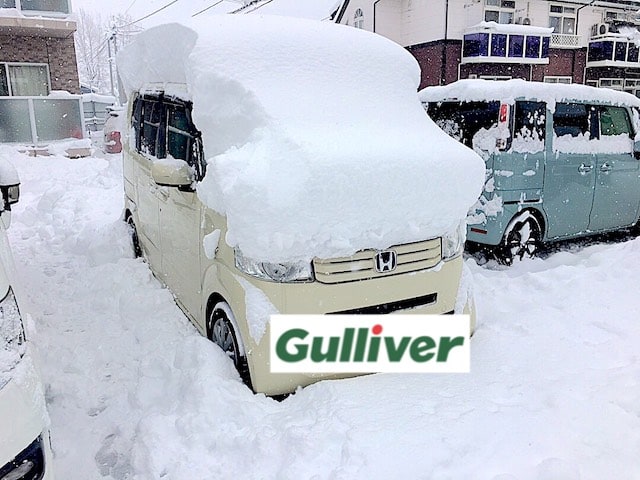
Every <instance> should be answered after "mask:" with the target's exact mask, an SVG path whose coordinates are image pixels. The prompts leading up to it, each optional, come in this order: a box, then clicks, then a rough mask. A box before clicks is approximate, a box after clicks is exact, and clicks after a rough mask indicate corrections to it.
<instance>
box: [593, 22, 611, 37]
mask: <svg viewBox="0 0 640 480" xmlns="http://www.w3.org/2000/svg"><path fill="white" fill-rule="evenodd" d="M607 33H609V24H608V23H598V24H597V25H596V35H606V34H607Z"/></svg>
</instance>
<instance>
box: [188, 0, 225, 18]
mask: <svg viewBox="0 0 640 480" xmlns="http://www.w3.org/2000/svg"><path fill="white" fill-rule="evenodd" d="M222 2H224V0H218V1H217V2H215V3H213V4H211V5H209V6H208V7H207V8H203V9H202V10H200V11H199V12H196V13H194V14H193V15H191V17H196V16H198V15H200V14H201V13H204V12H206V11H207V10H209V9H210V8H213V7H215V6H216V5H219V4H221V3H222Z"/></svg>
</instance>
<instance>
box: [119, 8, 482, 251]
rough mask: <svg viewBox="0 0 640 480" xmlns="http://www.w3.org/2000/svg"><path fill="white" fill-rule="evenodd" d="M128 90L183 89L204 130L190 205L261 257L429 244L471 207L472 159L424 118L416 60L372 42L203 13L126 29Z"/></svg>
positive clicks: (478, 181) (303, 23)
mask: <svg viewBox="0 0 640 480" xmlns="http://www.w3.org/2000/svg"><path fill="white" fill-rule="evenodd" d="M136 38H137V40H136V41H135V42H133V44H132V45H131V46H130V47H129V48H128V49H127V50H125V51H124V52H123V53H122V54H121V56H120V57H119V65H120V72H121V75H122V77H123V80H124V83H125V86H126V87H127V90H128V91H129V92H131V91H132V90H135V89H140V88H149V87H148V84H149V83H150V82H163V83H164V82H178V83H179V82H186V84H187V89H188V92H189V94H190V96H191V98H192V99H193V104H194V107H193V118H194V120H195V123H196V125H197V126H198V128H199V129H200V130H201V131H202V133H203V136H202V138H203V141H204V150H205V154H206V156H207V158H208V171H207V175H206V177H205V179H204V180H203V181H202V182H201V184H200V185H198V189H197V191H198V195H199V196H200V198H201V199H202V201H203V202H204V203H205V204H207V205H208V206H210V207H211V208H213V209H215V210H216V211H218V212H220V213H222V214H224V215H226V217H227V226H228V233H227V237H226V241H227V242H228V243H229V244H230V245H231V246H234V247H235V246H237V247H239V248H240V250H241V251H242V252H243V254H245V255H246V256H248V257H251V258H255V259H259V260H262V261H287V260H301V259H310V258H312V257H314V256H319V257H335V256H343V255H350V254H352V253H353V252H354V251H357V250H359V249H362V248H386V247H388V246H390V245H393V244H398V243H405V242H410V241H417V240H420V239H425V238H431V237H436V236H439V235H441V234H443V233H444V232H445V231H447V230H449V229H452V228H455V226H456V225H457V223H458V221H459V219H460V218H463V217H464V215H465V213H466V211H467V210H468V208H469V206H470V205H472V204H473V203H474V201H475V200H476V199H477V197H478V195H479V193H480V190H481V187H482V181H483V164H482V162H481V161H480V159H479V158H478V157H477V156H476V155H475V154H473V153H472V152H471V151H469V150H468V149H466V148H464V147H463V146H461V145H459V144H458V143H457V142H455V141H453V140H452V139H450V138H448V137H447V136H446V135H445V134H444V133H443V132H441V131H440V129H438V128H437V127H436V126H435V125H434V124H433V122H431V120H430V119H429V118H428V117H427V116H426V115H425V114H424V111H423V109H422V107H421V105H420V102H419V100H418V97H417V95H416V88H417V86H418V84H419V80H420V72H419V68H418V65H417V63H416V61H415V59H414V58H413V57H412V56H411V55H410V54H409V53H408V52H406V51H405V50H404V49H402V48H401V47H400V46H398V45H396V44H395V43H393V42H391V41H390V40H387V39H385V38H383V37H381V36H378V35H373V34H371V33H369V32H364V31H361V30H358V29H354V28H350V27H345V26H339V25H335V24H329V23H322V22H314V21H308V20H296V19H291V18H284V17H267V16H265V17H262V16H258V15H240V16H227V17H217V16H212V17H207V18H206V19H205V21H203V22H200V23H197V22H196V23H193V24H190V25H189V26H182V25H178V24H171V25H166V26H161V27H157V28H154V29H151V30H149V31H147V32H145V33H142V34H140V35H138V36H137V37H136Z"/></svg>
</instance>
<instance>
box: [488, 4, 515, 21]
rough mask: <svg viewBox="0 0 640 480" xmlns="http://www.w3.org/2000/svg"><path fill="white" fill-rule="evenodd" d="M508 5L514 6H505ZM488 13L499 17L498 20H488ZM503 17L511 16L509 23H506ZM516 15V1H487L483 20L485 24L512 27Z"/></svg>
mask: <svg viewBox="0 0 640 480" xmlns="http://www.w3.org/2000/svg"><path fill="white" fill-rule="evenodd" d="M506 4H509V5H511V4H513V6H505V5H506ZM487 13H495V14H497V15H498V20H487ZM503 15H508V16H509V21H508V22H504V21H502V20H503V18H502V17H503ZM515 15H516V2H515V0H485V1H484V11H483V15H482V18H483V19H484V21H485V22H496V23H499V24H501V25H510V24H513V23H514V20H515Z"/></svg>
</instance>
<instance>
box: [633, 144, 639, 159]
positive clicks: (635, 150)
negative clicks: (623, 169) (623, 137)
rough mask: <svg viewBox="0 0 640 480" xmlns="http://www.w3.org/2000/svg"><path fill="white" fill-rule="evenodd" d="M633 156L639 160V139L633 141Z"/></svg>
mask: <svg viewBox="0 0 640 480" xmlns="http://www.w3.org/2000/svg"><path fill="white" fill-rule="evenodd" d="M633 156H634V157H635V158H636V160H640V141H635V142H633Z"/></svg>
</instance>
